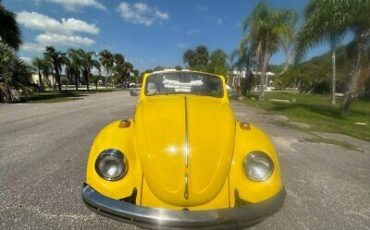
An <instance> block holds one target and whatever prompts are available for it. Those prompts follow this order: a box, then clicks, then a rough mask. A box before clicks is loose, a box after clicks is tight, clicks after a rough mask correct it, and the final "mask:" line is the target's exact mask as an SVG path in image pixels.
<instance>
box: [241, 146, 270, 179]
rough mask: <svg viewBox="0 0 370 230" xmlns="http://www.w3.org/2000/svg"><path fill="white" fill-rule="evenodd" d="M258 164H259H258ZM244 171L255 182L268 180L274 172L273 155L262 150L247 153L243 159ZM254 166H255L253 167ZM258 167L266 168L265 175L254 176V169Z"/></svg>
mask: <svg viewBox="0 0 370 230" xmlns="http://www.w3.org/2000/svg"><path fill="white" fill-rule="evenodd" d="M256 164H259V166H258V165H256ZM243 167H244V173H245V175H246V177H247V178H248V179H249V180H251V181H255V182H264V181H266V180H268V179H269V178H270V177H271V175H272V173H273V172H274V162H273V161H272V159H271V157H270V156H269V155H267V154H266V153H264V152H262V151H253V152H251V153H249V154H247V155H246V157H245V158H244V161H243ZM253 167H254V168H253ZM256 167H260V169H261V167H262V168H264V169H265V170H266V169H268V171H266V173H265V175H261V176H260V177H256V176H253V173H252V172H253V171H252V170H255V169H256Z"/></svg>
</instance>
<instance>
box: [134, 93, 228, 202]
mask: <svg viewBox="0 0 370 230" xmlns="http://www.w3.org/2000/svg"><path fill="white" fill-rule="evenodd" d="M135 130H136V140H137V148H138V153H139V155H140V160H141V165H142V168H143V174H144V179H145V181H146V183H147V184H148V186H149V188H150V189H151V191H152V192H153V194H154V195H155V196H156V197H157V198H158V199H160V200H162V201H163V202H166V203H168V204H171V205H176V206H183V207H187V206H196V205H201V204H205V203H207V202H210V201H211V200H212V199H213V198H215V196H216V195H217V194H218V193H219V191H220V190H221V189H222V187H223V185H224V183H225V181H226V179H227V175H228V174H229V168H230V163H231V158H232V152H233V145H234V135H235V119H234V115H233V112H232V110H231V108H230V106H229V104H227V103H225V102H223V101H222V100H219V99H216V98H215V99H213V98H210V97H202V96H153V97H152V98H149V99H146V100H145V101H141V102H140V103H139V104H138V106H137V109H136V114H135Z"/></svg>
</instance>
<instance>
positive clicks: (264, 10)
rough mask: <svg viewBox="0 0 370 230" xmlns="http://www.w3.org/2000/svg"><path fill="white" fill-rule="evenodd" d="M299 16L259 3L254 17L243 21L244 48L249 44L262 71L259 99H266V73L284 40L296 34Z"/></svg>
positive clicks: (251, 16)
mask: <svg viewBox="0 0 370 230" xmlns="http://www.w3.org/2000/svg"><path fill="white" fill-rule="evenodd" d="M296 21H297V14H296V12H295V11H293V10H285V9H283V10H275V9H271V8H269V7H268V6H267V5H266V4H265V3H263V2H261V3H258V4H257V6H256V7H255V8H254V10H253V12H252V15H250V16H249V17H247V18H246V19H245V20H244V21H243V29H244V32H246V31H247V30H249V31H248V34H247V35H246V36H245V37H244V38H243V40H242V41H241V44H240V46H241V47H244V46H245V44H247V43H249V44H250V46H251V47H252V49H253V50H254V52H255V56H256V62H257V66H256V67H257V68H256V72H257V73H258V71H261V76H260V87H259V94H258V99H259V100H261V99H262V98H263V97H264V89H263V87H264V85H265V84H266V83H265V81H266V71H267V66H268V63H269V60H270V58H271V56H272V55H273V54H274V53H275V52H277V51H278V48H279V46H280V45H281V44H282V38H284V37H287V36H292V34H294V25H295V23H296ZM241 49H242V48H241Z"/></svg>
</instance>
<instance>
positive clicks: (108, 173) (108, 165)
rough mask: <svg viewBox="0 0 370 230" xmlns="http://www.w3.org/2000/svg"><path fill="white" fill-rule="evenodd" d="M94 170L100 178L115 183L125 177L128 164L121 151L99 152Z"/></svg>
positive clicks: (108, 150)
mask: <svg viewBox="0 0 370 230" xmlns="http://www.w3.org/2000/svg"><path fill="white" fill-rule="evenodd" d="M95 170H96V172H97V173H98V174H99V176H100V177H102V178H104V179H106V180H109V181H116V180H119V179H121V178H123V177H124V176H125V175H126V173H127V170H128V164H127V160H126V158H125V156H124V155H123V153H122V152H121V151H119V150H117V149H107V150H104V151H103V152H101V153H100V155H99V156H98V158H97V159H96V162H95Z"/></svg>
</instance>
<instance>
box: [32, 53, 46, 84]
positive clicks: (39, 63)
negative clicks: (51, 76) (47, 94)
mask: <svg viewBox="0 0 370 230" xmlns="http://www.w3.org/2000/svg"><path fill="white" fill-rule="evenodd" d="M43 65H44V60H43V59H41V58H39V57H35V58H33V59H32V66H33V67H34V68H35V70H36V71H37V74H38V76H39V87H40V91H44V88H45V86H44V82H43V80H42V75H41V72H42V70H43V68H44V66H43Z"/></svg>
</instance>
